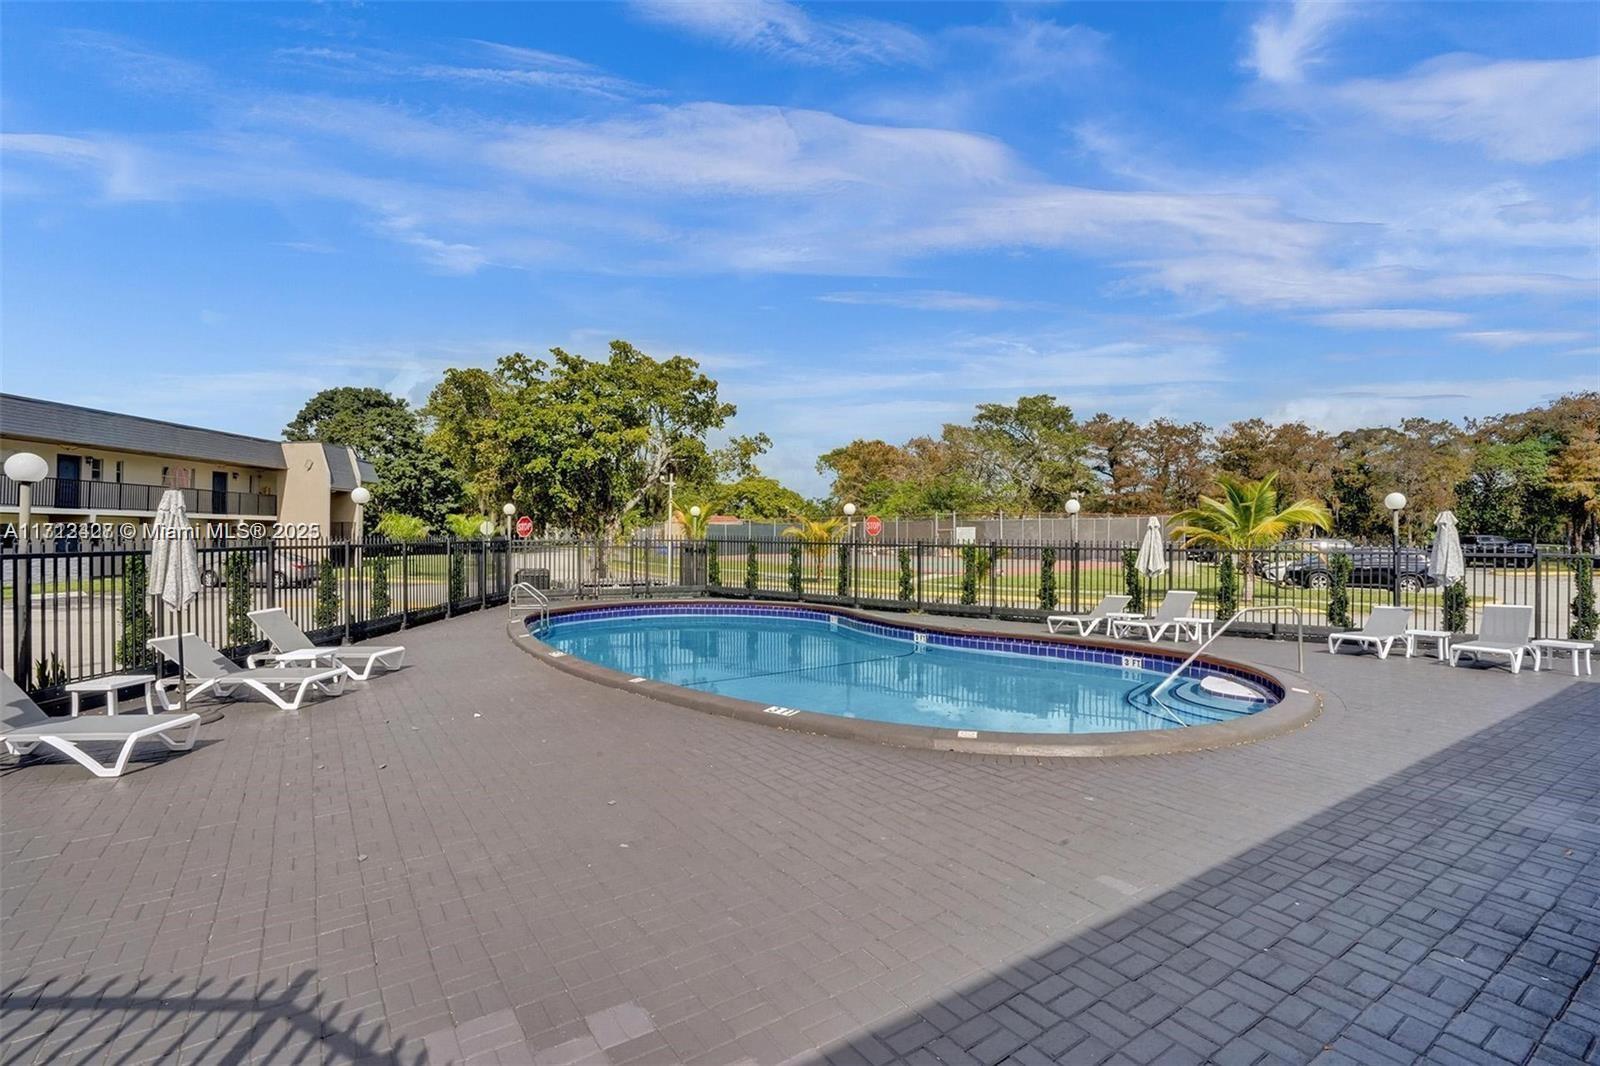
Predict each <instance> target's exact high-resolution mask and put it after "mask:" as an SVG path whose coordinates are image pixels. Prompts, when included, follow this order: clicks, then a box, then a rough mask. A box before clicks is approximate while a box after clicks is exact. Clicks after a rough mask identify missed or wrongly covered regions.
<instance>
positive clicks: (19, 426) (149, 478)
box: [0, 393, 377, 537]
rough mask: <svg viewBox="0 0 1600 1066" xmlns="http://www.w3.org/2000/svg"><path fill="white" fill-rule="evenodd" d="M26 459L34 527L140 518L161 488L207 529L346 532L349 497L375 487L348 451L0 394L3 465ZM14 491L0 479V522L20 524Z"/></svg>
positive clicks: (364, 465) (149, 512) (366, 466)
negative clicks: (39, 472)
mask: <svg viewBox="0 0 1600 1066" xmlns="http://www.w3.org/2000/svg"><path fill="white" fill-rule="evenodd" d="M16 452H33V453H35V454H37V455H39V456H42V457H43V458H44V460H45V463H46V466H47V468H48V471H49V474H48V476H46V477H45V478H44V480H42V481H40V482H39V483H38V484H36V485H34V486H33V490H32V494H31V503H32V521H33V522H34V523H35V524H36V525H37V524H40V523H50V524H55V525H74V524H88V525H96V524H101V523H106V522H121V521H126V520H133V521H138V520H139V519H142V518H149V517H151V516H153V515H154V514H155V511H156V506H157V505H158V504H159V503H160V502H161V496H162V494H163V493H164V492H166V490H167V489H170V488H179V489H182V490H184V494H185V502H186V504H187V505H188V509H189V513H190V515H191V516H192V517H193V518H195V519H196V520H198V521H206V522H229V523H236V522H241V521H243V522H249V523H257V522H259V523H264V524H279V525H282V526H285V527H293V528H295V529H298V530H309V529H314V530H317V531H318V533H317V534H316V535H319V536H331V537H340V536H345V535H348V534H349V532H350V531H351V529H352V527H353V523H354V522H355V512H356V506H355V503H354V501H352V500H351V498H350V493H351V492H353V491H354V490H355V489H356V488H357V487H358V486H361V485H363V484H366V485H370V484H372V483H373V482H375V481H376V480H377V474H376V472H375V471H374V470H373V467H372V464H371V463H369V462H367V461H366V460H364V459H362V458H361V457H360V456H358V455H356V454H355V452H354V451H353V450H352V449H350V448H342V447H335V446H333V445H327V444H314V443H298V442H291V441H279V440H271V439H268V438H265V437H250V436H245V435H244V434H240V433H227V432H224V431H222V430H215V429H205V428H202V427H199V426H188V425H183V424H180V423H177V422H164V421H161V420H159V419H154V418H143V417H140V416H138V415H126V414H119V413H117V412H114V411H99V410H95V409H93V408H89V407H78V406H75V405H73V404H66V403H57V402H55V401H53V400H38V399H33V398H31V397H27V396H15V395H11V394H7V393H0V460H3V459H4V458H6V457H9V456H11V455H13V454H14V453H16ZM17 507H18V486H17V485H16V484H15V483H14V482H13V481H12V480H11V479H10V478H0V523H7V522H15V521H16V519H17Z"/></svg>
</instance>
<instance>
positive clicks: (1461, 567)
mask: <svg viewBox="0 0 1600 1066" xmlns="http://www.w3.org/2000/svg"><path fill="white" fill-rule="evenodd" d="M1433 529H1434V534H1433V551H1432V552H1431V553H1430V554H1429V556H1428V571H1429V573H1431V574H1433V576H1434V577H1435V578H1437V579H1439V580H1440V581H1442V582H1443V583H1444V584H1446V585H1453V584H1455V583H1456V582H1457V581H1460V580H1461V579H1462V578H1464V577H1466V576H1467V561H1466V559H1465V558H1463V557H1462V555H1461V537H1460V535H1459V534H1458V533H1457V531H1456V516H1455V515H1453V514H1451V513H1450V512H1449V511H1440V512H1439V517H1437V518H1435V519H1434V520H1433Z"/></svg>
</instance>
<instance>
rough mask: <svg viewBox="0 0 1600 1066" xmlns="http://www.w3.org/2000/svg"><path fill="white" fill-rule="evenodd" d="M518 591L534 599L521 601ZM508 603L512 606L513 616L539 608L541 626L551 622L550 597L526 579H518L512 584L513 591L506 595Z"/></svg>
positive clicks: (541, 627)
mask: <svg viewBox="0 0 1600 1066" xmlns="http://www.w3.org/2000/svg"><path fill="white" fill-rule="evenodd" d="M518 593H523V594H526V595H527V596H530V597H532V599H531V600H528V601H520V600H519V599H518ZM506 604H507V606H508V607H509V608H510V611H511V614H512V616H513V617H515V616H516V615H518V614H520V613H522V612H523V611H527V610H530V609H535V608H537V609H538V611H539V628H540V629H544V628H545V627H546V626H548V625H549V624H550V597H548V596H546V595H545V594H544V593H542V592H540V591H539V590H538V589H536V588H534V587H533V586H532V585H530V584H528V582H526V581H518V582H517V583H516V584H515V585H512V586H511V592H510V593H509V594H508V595H507V597H506Z"/></svg>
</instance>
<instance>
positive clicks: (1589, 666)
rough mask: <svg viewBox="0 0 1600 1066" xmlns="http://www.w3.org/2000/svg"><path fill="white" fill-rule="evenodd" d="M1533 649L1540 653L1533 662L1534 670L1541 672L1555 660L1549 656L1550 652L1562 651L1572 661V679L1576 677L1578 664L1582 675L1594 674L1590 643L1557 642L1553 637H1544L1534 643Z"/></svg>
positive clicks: (1576, 641) (1592, 650)
mask: <svg viewBox="0 0 1600 1066" xmlns="http://www.w3.org/2000/svg"><path fill="white" fill-rule="evenodd" d="M1533 647H1534V650H1535V651H1538V652H1539V653H1540V655H1539V656H1538V657H1537V658H1536V659H1535V660H1534V664H1533V668H1534V669H1535V670H1543V669H1544V664H1545V663H1546V662H1548V661H1549V660H1551V659H1553V658H1555V656H1554V655H1552V654H1551V653H1552V652H1558V651H1564V652H1566V653H1567V658H1569V659H1571V660H1572V676H1573V677H1577V676H1578V665H1579V664H1580V663H1581V664H1582V665H1583V670H1584V673H1587V674H1591V675H1592V674H1593V673H1594V643H1593V642H1592V641H1588V640H1557V639H1555V638H1554V637H1546V638H1545V639H1543V640H1536V641H1534V642H1533Z"/></svg>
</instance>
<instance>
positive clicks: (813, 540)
mask: <svg viewBox="0 0 1600 1066" xmlns="http://www.w3.org/2000/svg"><path fill="white" fill-rule="evenodd" d="M795 522H796V523H797V524H796V525H792V526H790V527H789V528H788V529H786V530H784V531H783V535H784V536H786V537H794V538H795V539H797V540H798V541H800V546H801V547H802V548H803V549H804V550H805V553H806V554H807V555H809V556H811V559H812V561H813V562H815V563H816V564H817V577H819V578H820V577H821V576H822V563H823V560H825V559H826V558H827V557H828V545H829V544H832V543H833V542H834V541H835V540H836V539H838V536H839V532H840V530H842V529H843V528H844V519H842V518H797V519H795Z"/></svg>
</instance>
